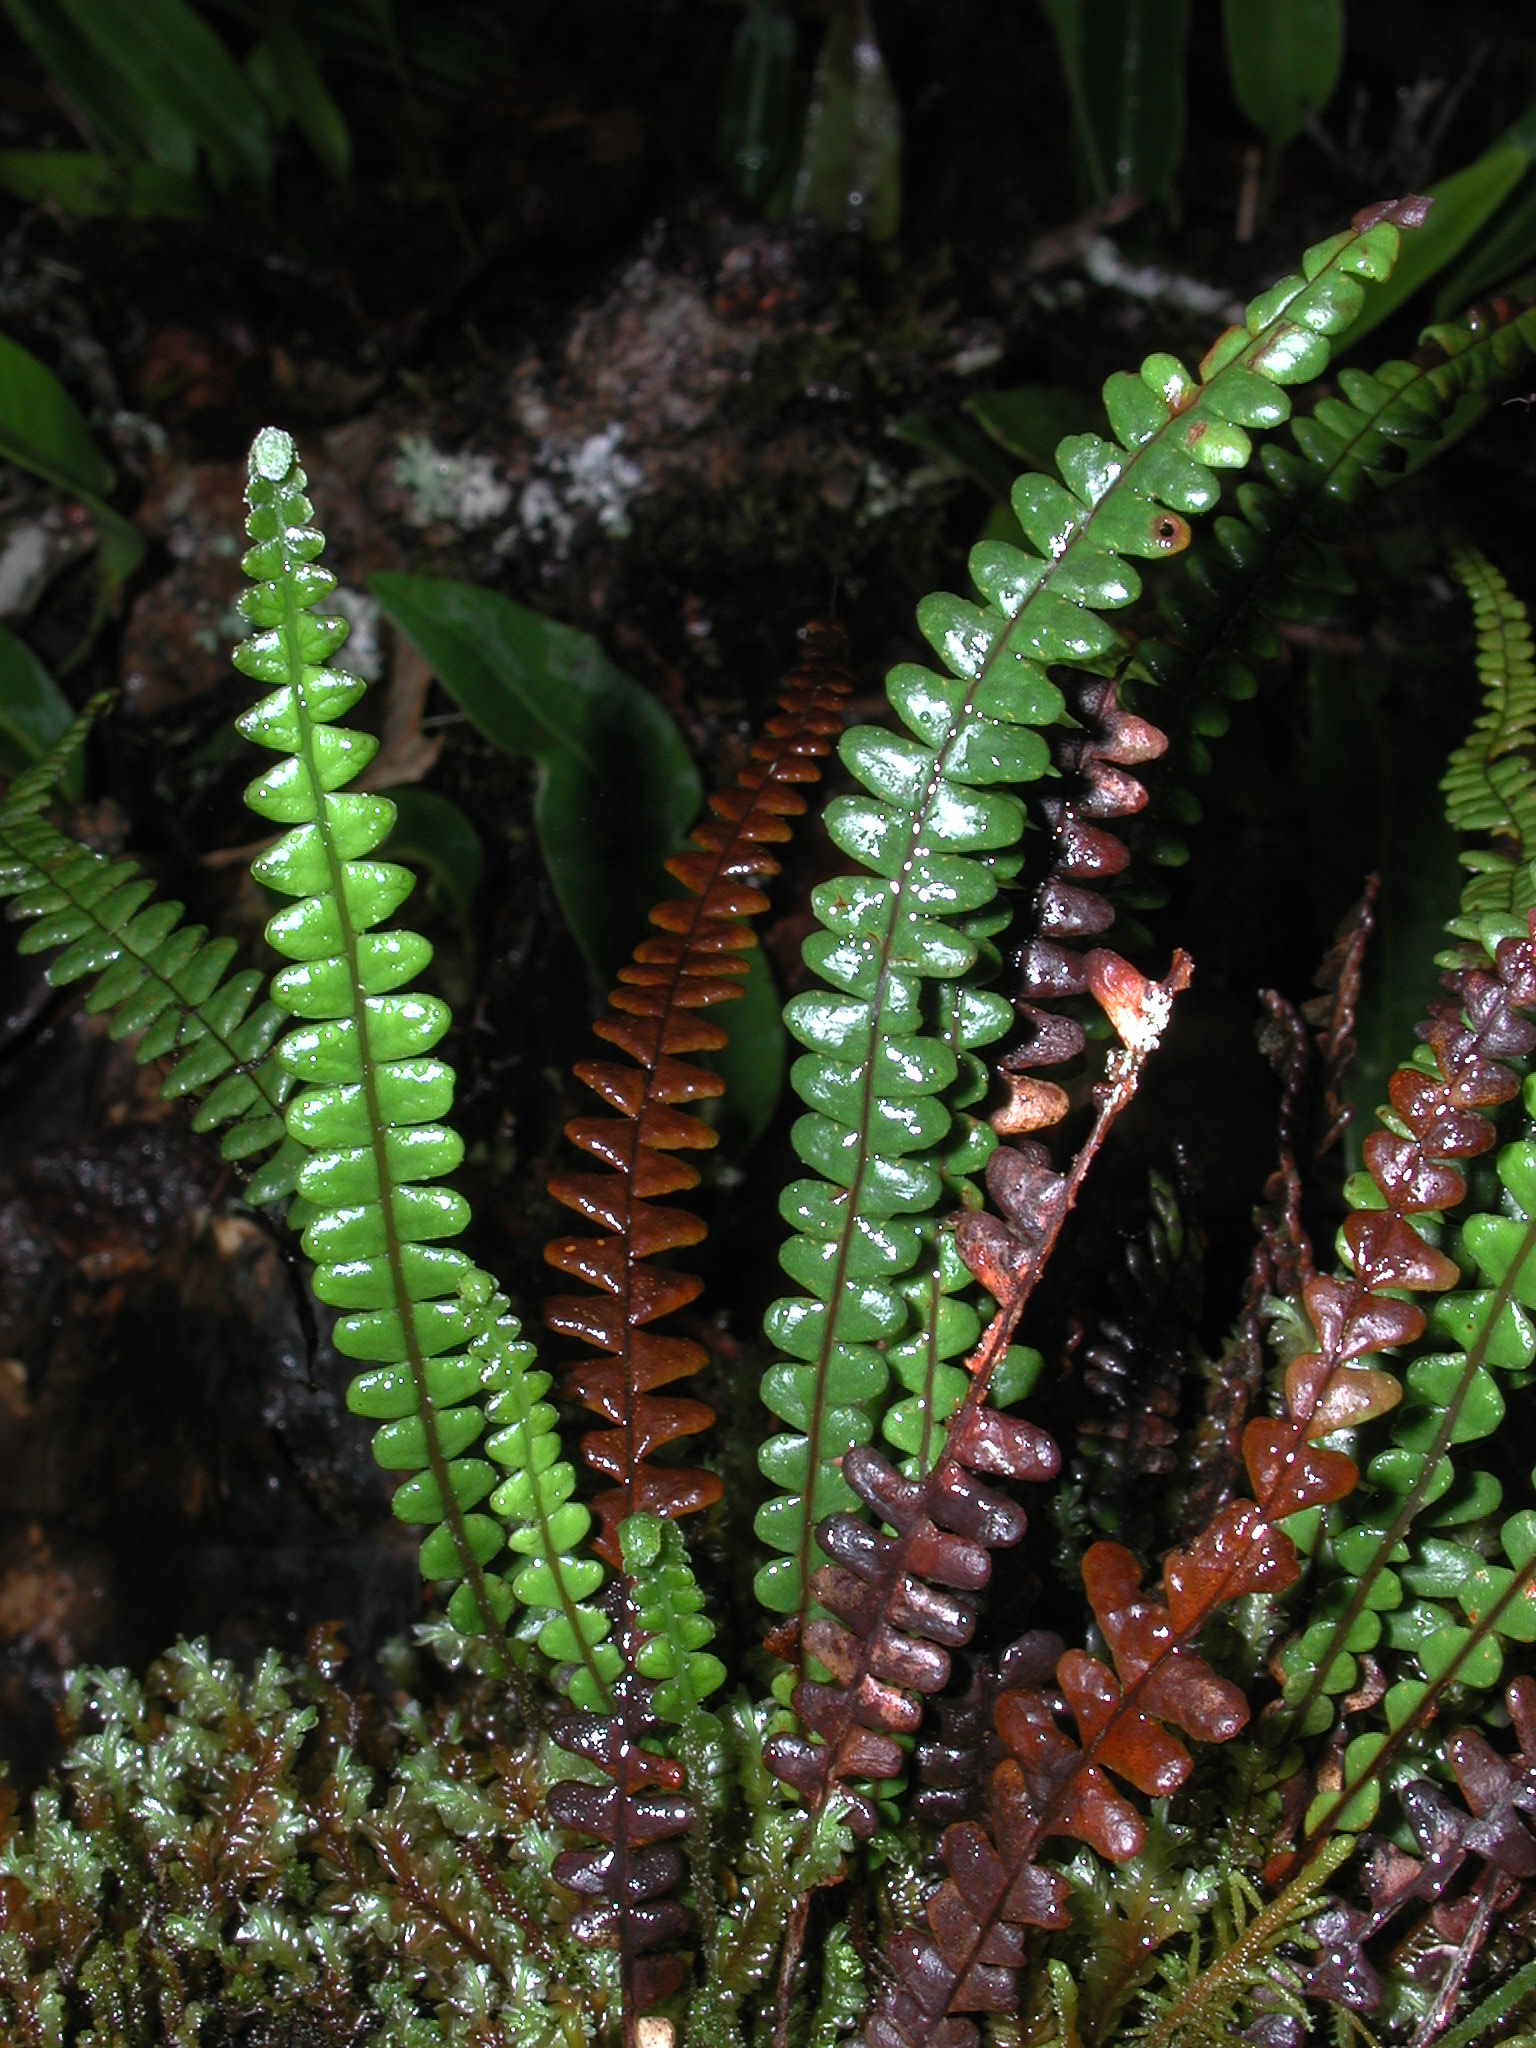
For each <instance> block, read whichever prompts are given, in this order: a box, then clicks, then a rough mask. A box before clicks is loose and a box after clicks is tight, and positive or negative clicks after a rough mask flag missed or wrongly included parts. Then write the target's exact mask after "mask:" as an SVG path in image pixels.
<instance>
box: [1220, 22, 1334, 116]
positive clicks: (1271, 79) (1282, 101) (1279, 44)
mask: <svg viewBox="0 0 1536 2048" xmlns="http://www.w3.org/2000/svg"><path fill="white" fill-rule="evenodd" d="M1222 25H1223V27H1224V28H1225V30H1226V42H1227V72H1228V75H1229V77H1230V78H1231V80H1232V97H1233V98H1234V99H1235V100H1236V101H1237V104H1238V105H1239V106H1240V107H1241V108H1242V110H1243V112H1244V113H1245V114H1246V115H1247V116H1248V119H1249V120H1250V121H1251V122H1252V123H1253V125H1254V127H1255V128H1257V129H1259V130H1260V132H1261V133H1262V134H1263V136H1264V139H1265V140H1266V141H1267V142H1268V144H1269V146H1270V148H1271V149H1276V150H1280V149H1284V147H1285V145H1286V144H1287V143H1288V142H1290V141H1292V140H1294V138H1295V137H1296V136H1298V135H1299V134H1300V133H1301V131H1302V129H1303V128H1305V126H1306V125H1307V116H1308V115H1309V114H1319V113H1321V112H1322V110H1323V108H1324V107H1326V106H1327V104H1328V102H1329V100H1331V99H1332V98H1333V95H1334V91H1335V89H1336V88H1337V86H1338V83H1339V74H1340V72H1341V71H1342V70H1343V68H1344V6H1343V0H1222Z"/></svg>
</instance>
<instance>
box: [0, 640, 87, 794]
mask: <svg viewBox="0 0 1536 2048" xmlns="http://www.w3.org/2000/svg"><path fill="white" fill-rule="evenodd" d="M74 722H75V713H74V707H73V706H72V705H71V704H70V702H69V699H68V698H67V697H66V696H65V695H64V693H63V691H62V690H61V689H60V688H59V686H58V684H57V683H56V682H55V681H54V680H53V677H52V676H51V675H49V673H48V671H47V669H45V668H44V667H43V664H42V663H41V662H40V661H39V660H38V658H37V656H36V655H35V654H34V653H33V652H32V650H31V648H30V647H29V646H28V645H27V643H26V641H25V640H18V639H17V637H16V635H15V634H14V633H11V632H8V631H7V630H6V628H5V627H4V626H0V769H3V770H4V772H5V773H6V774H7V775H14V774H16V773H17V771H18V770H20V769H22V768H26V767H28V766H30V764H31V763H32V762H33V761H40V760H42V758H43V756H44V755H45V754H46V753H47V752H48V750H49V748H50V747H52V746H53V745H54V743H55V742H56V741H57V740H60V739H62V738H63V736H64V734H65V733H66V732H68V730H69V728H70V727H71V726H72V725H73V724H74ZM81 782H82V770H81V764H80V759H79V756H78V755H77V756H76V757H75V759H74V760H73V761H72V762H71V763H70V766H69V772H68V774H67V775H66V776H65V777H64V784H63V786H64V788H65V789H66V790H67V791H68V792H69V793H70V794H71V795H73V796H78V795H79V793H80V788H81Z"/></svg>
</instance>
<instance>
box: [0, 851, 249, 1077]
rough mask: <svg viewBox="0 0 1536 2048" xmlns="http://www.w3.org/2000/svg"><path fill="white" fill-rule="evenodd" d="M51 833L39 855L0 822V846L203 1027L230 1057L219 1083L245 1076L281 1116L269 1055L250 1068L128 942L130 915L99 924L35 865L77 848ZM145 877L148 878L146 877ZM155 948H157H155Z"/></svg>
mask: <svg viewBox="0 0 1536 2048" xmlns="http://www.w3.org/2000/svg"><path fill="white" fill-rule="evenodd" d="M25 822H27V823H29V824H37V823H41V820H38V819H28V820H26V821H25ZM47 829H48V830H49V831H51V832H53V828H52V827H51V826H50V827H48V828H47ZM53 836H54V840H55V845H54V848H53V850H51V851H50V852H49V853H47V854H46V855H42V856H39V855H38V853H37V852H36V851H35V850H34V851H32V852H28V851H27V850H26V848H25V846H24V845H18V843H17V841H16V839H15V838H14V836H13V830H12V828H11V827H9V826H6V825H3V824H0V849H4V850H5V851H7V852H9V853H10V854H11V855H12V857H13V858H14V859H16V860H19V861H25V862H26V863H27V865H28V866H29V867H31V868H32V869H33V871H34V873H36V874H37V875H38V877H39V879H40V880H42V881H44V882H46V883H47V884H48V885H49V886H50V887H52V888H55V889H58V888H62V889H63V890H64V893H65V894H66V895H67V896H68V897H69V900H70V902H71V903H72V904H73V905H74V907H75V909H76V910H78V911H79V912H80V913H81V914H82V915H83V916H86V917H89V918H91V919H92V920H93V922H94V923H95V926H96V929H97V931H98V932H100V933H101V934H102V936H103V937H104V938H111V939H114V940H116V941H117V942H118V943H119V944H120V946H121V948H122V951H123V952H124V953H125V954H126V955H127V956H128V958H129V959H130V960H133V961H135V962H136V963H137V964H138V966H139V967H141V968H142V969H143V972H144V982H142V983H140V987H143V986H144V984H145V983H149V982H152V983H153V984H154V985H155V987H156V988H160V989H164V990H165V992H166V993H167V995H168V996H169V997H170V1002H169V1003H168V1004H167V1005H166V1008H168V1009H169V1008H170V1007H171V1006H172V1005H174V1006H175V1007H176V1008H177V1009H178V1010H180V1012H181V1014H182V1016H183V1017H184V1018H186V1019H189V1020H191V1019H195V1020H196V1021H197V1022H198V1023H199V1024H200V1025H201V1026H202V1027H203V1033H204V1035H205V1036H206V1037H208V1038H211V1039H212V1040H213V1042H214V1043H215V1044H216V1045H217V1046H219V1047H220V1048H221V1049H222V1050H223V1051H224V1052H226V1053H228V1055H229V1058H230V1065H229V1066H228V1067H227V1068H226V1069H225V1070H224V1072H223V1073H221V1074H220V1075H219V1080H220V1082H224V1081H227V1080H231V1079H233V1078H234V1076H235V1075H236V1074H243V1075H245V1076H246V1077H247V1079H249V1080H250V1081H252V1082H254V1084H255V1086H256V1090H257V1092H258V1094H259V1095H260V1096H261V1099H262V1101H263V1102H265V1103H266V1105H267V1107H268V1108H269V1109H270V1110H271V1111H272V1112H273V1114H274V1115H276V1116H281V1115H282V1113H283V1098H282V1096H281V1095H278V1094H276V1093H274V1092H273V1083H272V1081H271V1079H270V1078H269V1065H270V1061H269V1058H268V1057H267V1056H264V1057H263V1058H262V1061H261V1063H260V1065H258V1066H254V1067H253V1066H252V1065H251V1064H250V1062H249V1061H248V1060H244V1059H242V1058H241V1057H240V1055H239V1054H238V1053H237V1052H236V1051H235V1048H234V1046H233V1045H232V1044H231V1042H230V1040H229V1039H228V1037H227V1036H226V1035H225V1034H224V1033H223V1032H222V1031H220V1030H218V1029H216V1028H215V1026H214V1025H212V1024H210V1023H209V1021H208V1019H207V1018H206V1017H205V1016H204V1014H203V1009H204V1008H205V1007H206V1005H203V1006H200V1007H193V1006H192V1005H190V1004H188V1003H187V1002H185V1001H184V1000H183V999H182V997H181V996H179V995H178V994H177V992H176V990H175V988H174V987H173V986H172V984H171V983H170V982H168V981H166V980H165V979H164V978H163V976H161V975H159V974H157V973H156V972H155V970H154V968H153V967H152V966H151V965H150V959H149V956H148V955H147V954H144V953H141V952H140V951H139V950H138V948H137V947H136V946H134V945H132V944H130V943H129V942H128V939H127V936H126V934H127V932H128V931H129V930H130V928H131V927H132V924H133V921H134V920H133V917H130V918H129V919H128V921H127V923H126V924H125V925H124V926H123V928H122V930H121V931H117V930H114V929H113V928H112V927H111V926H109V925H106V924H103V923H102V922H101V921H100V919H99V918H97V917H96V913H95V906H94V905H92V904H89V903H81V902H80V901H79V899H78V897H77V896H76V895H75V894H74V893H73V892H72V891H71V890H70V888H69V885H68V884H67V883H66V882H60V881H59V880H57V879H56V878H55V877H54V876H53V875H52V874H50V873H49V872H48V871H47V870H46V869H44V868H42V867H40V866H39V865H38V862H39V859H40V858H41V859H45V860H49V861H52V860H55V859H57V858H58V857H59V856H60V855H67V854H69V853H71V852H74V851H76V850H77V842H76V841H75V840H72V839H70V838H69V837H68V835H67V834H65V833H63V832H53ZM79 850H82V851H85V852H93V851H94V849H92V848H83V849H79ZM95 858H96V859H98V860H99V859H101V858H102V856H101V855H99V854H98V855H96V856H95ZM86 872H87V873H88V874H95V873H97V872H98V870H97V869H96V868H94V867H92V868H89V869H87V871H86ZM146 879H148V878H147V877H146ZM124 886H125V887H128V886H131V884H129V883H125V884H124ZM115 893H116V892H115V891H110V892H109V893H108V895H107V897H106V898H105V899H104V900H105V901H108V902H110V901H111V897H112V895H113V894H115ZM154 900H156V899H151V901H154ZM159 900H161V901H164V900H165V899H163V898H160V899H159ZM149 907H150V905H149V904H145V905H144V906H143V908H144V909H146V910H147V909H148V908H149ZM138 914H139V913H137V912H135V913H134V915H135V916H137V915H138ZM185 929H187V927H186V926H184V925H182V924H180V923H179V922H178V924H177V926H176V930H185ZM160 943H161V944H162V945H163V944H164V943H165V941H164V940H162V941H161V942H160ZM156 950H158V948H157V949H156ZM84 978H85V977H83V976H82V979H84ZM223 985H224V983H223V979H222V978H221V980H220V982H219V984H218V987H217V988H215V990H214V994H215V995H217V994H218V992H219V989H220V988H222V987H223ZM209 1000H210V1001H211V1000H212V998H211V997H210V999H209ZM246 1021H249V1013H247V1017H246V1018H245V1019H242V1022H246ZM182 1028H183V1029H184V1028H185V1026H183V1027H182ZM177 1036H178V1038H179V1037H180V1033H179V1032H178V1034H177ZM182 1049H183V1048H180V1047H178V1048H175V1050H182ZM164 1057H165V1058H166V1059H167V1060H169V1059H170V1058H171V1057H172V1055H171V1054H170V1053H167V1054H166V1055H164Z"/></svg>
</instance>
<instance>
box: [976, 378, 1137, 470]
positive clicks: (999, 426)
mask: <svg viewBox="0 0 1536 2048" xmlns="http://www.w3.org/2000/svg"><path fill="white" fill-rule="evenodd" d="M965 409H966V411H967V412H968V413H969V414H970V416H971V418H972V419H973V420H975V421H976V423H977V425H978V426H980V427H981V428H982V430H983V431H984V432H985V433H987V434H988V435H990V436H991V438H992V439H993V440H994V441H996V442H997V444H998V446H999V447H1000V448H1006V449H1007V451H1008V453H1009V454H1010V455H1014V456H1017V457H1018V459H1019V461H1021V462H1024V463H1027V464H1028V465H1029V467H1030V468H1031V469H1043V470H1049V469H1050V468H1051V467H1052V466H1053V465H1054V463H1055V460H1056V450H1057V448H1058V447H1059V446H1060V444H1061V443H1062V442H1063V441H1064V440H1065V439H1066V438H1067V436H1068V435H1069V434H1081V433H1083V432H1084V431H1085V430H1086V429H1089V428H1094V427H1097V426H1098V425H1099V423H1100V421H1101V420H1102V418H1103V407H1102V406H1101V405H1100V404H1099V402H1098V400H1097V399H1096V398H1084V397H1083V396H1081V394H1079V393H1078V392H1075V391H1068V390H1067V389H1066V388H1065V387H1064V386H1063V385H1060V384H1016V385H1015V386H1014V387H1013V389H1012V390H1010V391H982V392H978V393H977V395H976V396H975V397H974V398H968V399H967V400H966V401H965ZM1009 484H1010V486H1011V484H1012V478H1011V477H1010V479H1009ZM998 495H999V496H1002V497H1005V496H1006V495H1007V492H1006V491H1003V492H999V493H998Z"/></svg>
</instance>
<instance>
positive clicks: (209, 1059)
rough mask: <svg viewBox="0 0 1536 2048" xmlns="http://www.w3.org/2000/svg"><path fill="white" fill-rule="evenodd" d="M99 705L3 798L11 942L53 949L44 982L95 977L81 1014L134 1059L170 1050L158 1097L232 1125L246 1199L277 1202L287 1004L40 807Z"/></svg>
mask: <svg viewBox="0 0 1536 2048" xmlns="http://www.w3.org/2000/svg"><path fill="white" fill-rule="evenodd" d="M105 702H106V699H105V698H98V699H96V700H95V701H94V703H93V704H92V705H91V706H90V707H89V708H88V709H87V711H86V712H85V713H84V714H83V715H82V716H81V717H80V718H79V719H77V720H76V722H75V723H74V725H72V726H71V727H70V729H69V731H68V732H67V733H65V734H64V736H63V737H62V738H61V739H60V740H59V742H58V744H57V745H56V746H55V747H54V748H53V749H52V750H51V751H50V753H49V754H48V755H47V756H46V758H45V759H44V760H42V761H40V762H39V763H38V764H37V765H36V766H35V767H33V768H30V769H28V770H27V771H26V772H25V773H24V774H22V775H19V776H17V777H16V779H15V780H14V781H13V782H12V783H11V785H10V787H9V788H8V790H7V791H6V793H5V796H4V798H3V799H0V897H7V896H8V897H10V899H11V902H10V905H9V909H8V911H7V915H8V916H9V917H10V918H11V919H13V920H14V921H16V922H18V923H25V924H26V925H27V927H28V928H27V930H26V931H25V932H23V933H22V935H21V938H20V939H19V940H18V941H17V948H16V950H17V951H18V952H19V953H29V954H30V953H48V952H57V953H58V955H59V957H58V958H57V959H56V960H53V961H51V962H50V963H49V966H48V968H47V979H48V982H49V985H50V986H51V987H53V988H64V987H67V986H68V985H69V984H70V983H71V982H75V981H84V980H87V979H91V982H92V985H91V988H90V991H89V993H88V994H87V996H86V999H85V1008H86V1010H87V1012H88V1013H90V1014H91V1015H93V1016H101V1015H105V1016H107V1018H108V1025H107V1030H108V1035H109V1036H110V1037H111V1038H113V1039H121V1038H134V1039H135V1040H136V1043H135V1045H134V1057H135V1058H136V1059H137V1060H138V1061H139V1062H140V1064H141V1065H144V1064H147V1063H148V1062H149V1061H151V1060H161V1059H174V1064H173V1065H172V1066H171V1068H170V1070H169V1072H168V1073H167V1074H166V1077H165V1079H164V1081H163V1083H162V1084H161V1090H160V1092H161V1095H162V1096H163V1097H164V1098H165V1099H166V1100H167V1101H169V1100H173V1099H175V1098H177V1097H181V1096H189V1097H193V1098H198V1097H200V1098H201V1100H200V1101H199V1102H198V1106H197V1109H196V1112H195V1114H194V1116H193V1119H192V1127H193V1129H194V1130H196V1131H216V1130H219V1129H220V1128H221V1127H226V1126H227V1128H225V1129H224V1136H223V1138H222V1140H221V1143H220V1150H221V1151H222V1153H223V1155H224V1157H225V1158H226V1159H229V1160H235V1161H238V1162H239V1163H240V1164H241V1165H242V1166H243V1167H245V1168H247V1169H250V1168H252V1167H254V1168H255V1169H256V1170H255V1172H254V1174H253V1177H252V1178H251V1180H250V1181H249V1182H248V1184H247V1188H246V1199H247V1200H248V1201H250V1202H252V1203H262V1202H273V1201H278V1200H280V1199H281V1198H282V1197H283V1196H284V1195H287V1194H290V1193H291V1192H292V1191H293V1186H294V1174H295V1172H296V1170H297V1166H298V1162H299V1160H300V1159H301V1158H302V1157H303V1153H302V1150H301V1148H300V1147H299V1146H298V1145H296V1144H294V1143H293V1142H292V1141H290V1140H289V1139H288V1138H287V1137H286V1136H285V1133H284V1129H283V1118H282V1109H283V1104H284V1101H285V1100H286V1098H287V1096H288V1094H289V1092H290V1090H291V1089H292V1086H293V1082H292V1079H291V1077H290V1076H289V1075H288V1074H286V1073H285V1072H284V1071H283V1069H282V1068H281V1067H280V1066H278V1065H277V1063H276V1062H275V1060H274V1059H273V1058H272V1056H271V1055H272V1047H273V1043H274V1041H275V1040H276V1038H277V1035H278V1032H279V1031H280V1030H281V1028H282V1024H283V1012H282V1010H281V1009H279V1007H278V1006H277V1005H276V1004H275V1003H272V1002H269V1001H258V1000H257V998H258V995H259V993H260V990H261V986H262V982H263V979H264V977H263V976H262V974H261V973H260V972H259V971H258V970H256V969H253V968H244V969H241V970H239V971H238V972H236V973H234V974H228V973H227V972H226V970H227V969H228V967H229V964H230V961H231V960H232V959H233V957H234V953H235V945H234V941H233V940H231V939H210V938H209V937H208V933H207V930H206V928H205V927H204V926H202V925H187V924H183V922H182V905H181V904H180V903H176V902H167V901H165V900H163V899H160V898H157V897H156V895H155V886H154V884H153V882H151V881H149V880H148V879H147V878H146V877H144V876H142V875H141V874H140V872H139V866H138V862H137V861H133V860H110V859H108V857H107V856H106V855H105V854H101V853H96V852H94V851H93V850H92V849H91V848H90V847H88V846H81V845H80V844H79V843H78V842H77V841H75V840H73V839H71V838H69V837H68V836H67V835H66V834H65V833H63V832H60V831H59V830H58V829H57V828H56V827H55V826H54V825H52V824H51V823H50V822H49V821H48V819H47V818H46V817H45V816H44V815H43V813H44V812H45V810H46V809H47V806H48V804H49V802H50V801H51V799H52V796H53V793H54V791H55V789H56V788H57V785H58V783H59V782H60V780H61V779H62V777H63V776H64V774H65V773H66V771H67V769H68V767H69V764H70V762H71V761H72V760H73V759H74V758H75V757H76V755H77V754H78V753H79V751H80V749H81V747H82V746H83V745H84V743H85V736H86V733H87V732H88V730H89V728H90V724H91V722H92V719H93V718H94V717H95V716H96V714H97V712H98V711H99V710H100V709H101V707H102V705H103V704H104V703H105Z"/></svg>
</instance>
